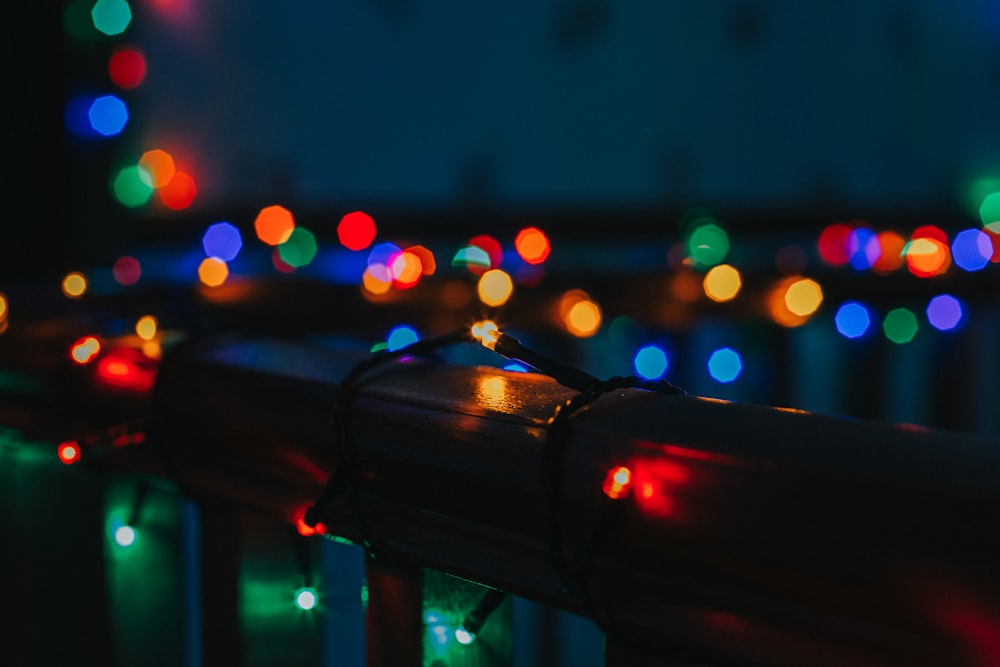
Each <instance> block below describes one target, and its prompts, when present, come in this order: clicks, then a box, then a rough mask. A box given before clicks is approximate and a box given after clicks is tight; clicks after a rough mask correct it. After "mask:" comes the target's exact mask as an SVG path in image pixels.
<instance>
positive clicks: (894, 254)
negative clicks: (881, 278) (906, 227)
mask: <svg viewBox="0 0 1000 667" xmlns="http://www.w3.org/2000/svg"><path fill="white" fill-rule="evenodd" d="M878 244H879V248H880V252H879V257H878V259H877V260H875V263H874V264H873V265H872V270H873V271H875V272H876V273H881V274H886V273H892V272H893V271H896V270H897V269H899V268H900V267H901V266H903V262H904V261H905V260H904V259H903V248H905V247H906V239H904V238H903V237H902V236H900V235H899V234H897V233H896V232H894V231H884V232H879V235H878Z"/></svg>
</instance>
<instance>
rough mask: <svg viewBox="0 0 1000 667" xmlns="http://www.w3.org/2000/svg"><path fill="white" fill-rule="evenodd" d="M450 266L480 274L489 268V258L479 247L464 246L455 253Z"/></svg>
mask: <svg viewBox="0 0 1000 667" xmlns="http://www.w3.org/2000/svg"><path fill="white" fill-rule="evenodd" d="M451 265H452V266H454V267H465V268H467V269H469V270H470V271H472V272H473V273H482V272H483V271H486V270H487V269H489V268H490V256H489V253H487V252H486V251H485V250H483V249H482V248H480V247H479V246H465V247H464V248H459V250H458V252H456V253H455V256H454V257H453V258H452V260H451Z"/></svg>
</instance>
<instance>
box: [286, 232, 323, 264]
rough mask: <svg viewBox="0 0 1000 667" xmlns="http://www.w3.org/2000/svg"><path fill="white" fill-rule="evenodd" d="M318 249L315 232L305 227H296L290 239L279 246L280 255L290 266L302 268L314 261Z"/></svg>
mask: <svg viewBox="0 0 1000 667" xmlns="http://www.w3.org/2000/svg"><path fill="white" fill-rule="evenodd" d="M318 250H319V246H318V245H317V243H316V236H315V234H313V233H312V232H311V231H309V230H308V229H306V228H305V227H296V228H295V229H293V230H292V233H291V234H289V235H288V240H286V241H285V242H284V243H282V244H281V245H279V246H278V255H280V256H281V259H282V261H284V262H285V263H286V264H288V265H289V266H293V267H295V268H296V269H300V268H302V267H303V266H306V265H308V264H309V263H310V262H312V261H313V258H315V257H316V253H317V251H318Z"/></svg>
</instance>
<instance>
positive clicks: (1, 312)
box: [0, 292, 7, 322]
mask: <svg viewBox="0 0 1000 667" xmlns="http://www.w3.org/2000/svg"><path fill="white" fill-rule="evenodd" d="M6 319H7V295H6V294H4V293H3V292H0V322H3V321H4V320H6Z"/></svg>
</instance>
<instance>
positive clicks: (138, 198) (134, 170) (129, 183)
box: [111, 165, 153, 208]
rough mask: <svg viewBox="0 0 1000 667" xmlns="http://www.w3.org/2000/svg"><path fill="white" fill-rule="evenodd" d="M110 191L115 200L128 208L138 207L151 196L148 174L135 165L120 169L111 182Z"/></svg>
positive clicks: (151, 188) (151, 189) (151, 190)
mask: <svg viewBox="0 0 1000 667" xmlns="http://www.w3.org/2000/svg"><path fill="white" fill-rule="evenodd" d="M111 191H112V193H113V194H114V197H115V200H116V201H117V202H118V203H119V204H121V205H122V206H127V207H128V208H138V207H139V206H142V205H144V204H145V203H146V202H148V201H149V198H150V197H152V196H153V187H152V186H151V185H150V184H149V175H148V174H147V173H146V170H145V169H143V168H142V167H139V166H137V165H132V166H128V167H123V168H122V169H120V170H119V171H118V174H117V175H116V176H115V180H114V181H113V182H112V183H111Z"/></svg>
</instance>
